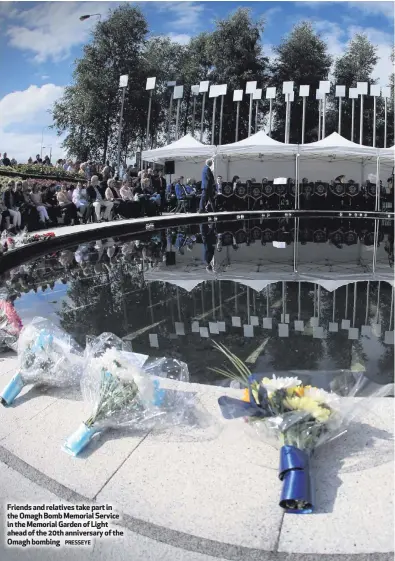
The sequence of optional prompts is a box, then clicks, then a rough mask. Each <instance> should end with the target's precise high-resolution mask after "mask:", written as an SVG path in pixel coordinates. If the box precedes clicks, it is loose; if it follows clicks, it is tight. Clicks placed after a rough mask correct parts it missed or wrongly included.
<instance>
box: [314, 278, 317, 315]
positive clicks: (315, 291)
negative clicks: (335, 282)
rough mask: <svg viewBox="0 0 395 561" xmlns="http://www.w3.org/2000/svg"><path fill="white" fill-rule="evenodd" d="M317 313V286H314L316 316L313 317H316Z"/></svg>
mask: <svg viewBox="0 0 395 561" xmlns="http://www.w3.org/2000/svg"><path fill="white" fill-rule="evenodd" d="M316 311H317V285H316V284H315V285H314V315H313V317H315V316H316Z"/></svg>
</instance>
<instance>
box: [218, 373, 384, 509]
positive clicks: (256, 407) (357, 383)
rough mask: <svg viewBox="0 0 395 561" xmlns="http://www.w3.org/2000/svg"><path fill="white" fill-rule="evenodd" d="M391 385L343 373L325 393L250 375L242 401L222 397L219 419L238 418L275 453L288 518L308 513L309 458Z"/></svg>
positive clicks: (283, 379) (295, 380) (288, 381)
mask: <svg viewBox="0 0 395 561" xmlns="http://www.w3.org/2000/svg"><path fill="white" fill-rule="evenodd" d="M393 392H394V384H388V385H385V386H378V385H377V384H372V383H371V382H370V381H369V380H368V379H367V378H366V377H365V376H364V375H363V374H361V373H342V374H340V375H339V376H337V377H335V378H334V379H333V380H332V382H331V384H330V391H325V390H322V389H319V388H316V387H314V386H312V385H305V384H302V382H301V380H300V379H298V378H297V377H288V378H287V377H281V378H277V377H276V376H275V375H273V376H272V377H270V378H269V377H267V376H263V375H256V374H255V375H253V376H251V377H250V380H249V385H248V387H247V388H246V389H245V390H244V391H243V397H242V399H241V400H238V399H233V398H229V397H225V396H224V397H221V398H220V399H219V405H220V407H221V410H222V413H223V415H224V416H225V417H226V418H228V419H230V418H237V417H243V418H244V420H245V421H246V422H247V423H248V424H249V425H251V426H252V427H253V428H254V429H255V430H256V433H257V434H258V435H259V437H260V438H261V439H263V440H264V441H265V442H266V443H268V444H270V445H273V446H275V447H277V448H280V468H279V478H280V480H281V481H282V482H283V489H282V494H281V500H280V506H281V507H283V508H284V509H285V510H286V512H290V513H310V512H313V510H314V504H313V503H314V499H313V493H312V485H311V480H310V468H309V463H310V457H311V455H312V454H313V453H314V451H315V450H316V449H317V448H318V447H319V446H321V445H322V444H325V443H328V442H330V441H332V440H334V439H335V438H337V437H339V436H340V435H342V434H344V433H345V432H346V430H347V425H348V424H349V423H350V422H351V421H353V420H354V421H355V420H357V419H358V418H359V417H360V415H361V414H362V415H363V414H364V413H366V411H367V410H368V409H369V408H370V405H371V403H373V400H371V399H370V398H377V397H386V396H388V395H393Z"/></svg>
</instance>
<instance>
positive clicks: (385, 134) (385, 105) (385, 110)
mask: <svg viewBox="0 0 395 561" xmlns="http://www.w3.org/2000/svg"><path fill="white" fill-rule="evenodd" d="M384 148H387V98H386V97H385V98H384Z"/></svg>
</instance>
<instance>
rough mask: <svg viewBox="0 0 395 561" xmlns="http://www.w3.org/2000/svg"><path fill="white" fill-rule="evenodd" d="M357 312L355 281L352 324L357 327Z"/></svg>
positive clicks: (355, 285) (355, 286)
mask: <svg viewBox="0 0 395 561" xmlns="http://www.w3.org/2000/svg"><path fill="white" fill-rule="evenodd" d="M356 313H357V283H356V282H354V308H353V311H352V326H353V327H355V316H356Z"/></svg>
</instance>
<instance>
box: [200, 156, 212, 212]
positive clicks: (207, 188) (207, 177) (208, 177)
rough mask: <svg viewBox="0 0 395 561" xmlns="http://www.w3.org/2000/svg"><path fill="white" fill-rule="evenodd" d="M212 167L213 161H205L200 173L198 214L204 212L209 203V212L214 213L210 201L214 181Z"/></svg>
mask: <svg viewBox="0 0 395 561" xmlns="http://www.w3.org/2000/svg"><path fill="white" fill-rule="evenodd" d="M212 165H213V160H206V165H205V166H204V168H203V172H202V196H201V199H200V206H199V212H204V211H205V209H206V205H207V203H208V202H210V205H211V210H212V211H214V207H213V203H212V199H213V196H214V186H215V180H214V175H213V172H212V171H211V167H212Z"/></svg>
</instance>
